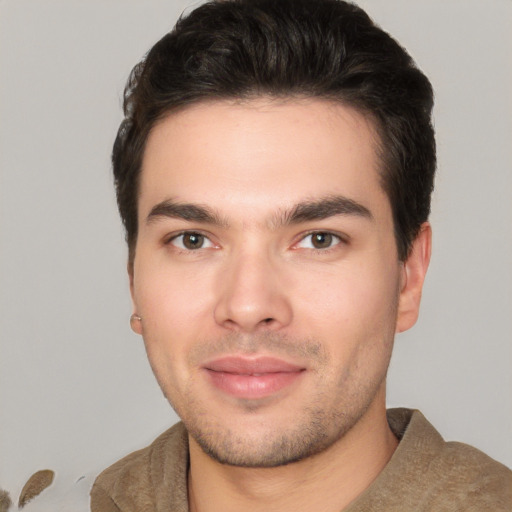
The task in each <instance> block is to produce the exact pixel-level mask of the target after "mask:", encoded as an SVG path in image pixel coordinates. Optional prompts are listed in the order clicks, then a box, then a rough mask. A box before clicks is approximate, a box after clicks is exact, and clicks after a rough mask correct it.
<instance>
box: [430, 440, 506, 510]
mask: <svg viewBox="0 0 512 512" xmlns="http://www.w3.org/2000/svg"><path fill="white" fill-rule="evenodd" d="M432 464H433V470H434V471H435V474H437V475H438V477H439V483H438V492H439V493H442V494H443V495H444V496H450V497H451V500H452V501H453V502H455V503H460V504H461V506H462V505H463V506H464V510H467V511H472V510H475V511H476V510H479V511H480V510H493V511H501V510H503V511H510V510H512V471H510V469H509V468H507V467H506V466H504V465H503V464H500V463H499V462H497V461H495V460H494V459H492V458H491V457H489V456H488V455H486V454H485V453H483V452H481V451H480V450H478V449H476V448H474V447H472V446H469V445H466V444H463V443H458V442H447V443H445V444H444V446H443V449H442V450H441V451H440V452H439V454H438V456H437V457H436V458H435V459H434V460H433V461H432Z"/></svg>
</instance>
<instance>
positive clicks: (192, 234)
mask: <svg viewBox="0 0 512 512" xmlns="http://www.w3.org/2000/svg"><path fill="white" fill-rule="evenodd" d="M168 243H169V244H171V245H174V246H175V247H177V248H178V249H181V250H184V251H194V250H197V249H208V248H212V247H214V244H213V243H212V241H211V240H210V239H209V238H208V237H207V236H206V235H202V234H201V233H197V232H196V231H185V232H184V233H180V234H179V235H176V236H175V237H173V238H172V239H171V240H169V242H168Z"/></svg>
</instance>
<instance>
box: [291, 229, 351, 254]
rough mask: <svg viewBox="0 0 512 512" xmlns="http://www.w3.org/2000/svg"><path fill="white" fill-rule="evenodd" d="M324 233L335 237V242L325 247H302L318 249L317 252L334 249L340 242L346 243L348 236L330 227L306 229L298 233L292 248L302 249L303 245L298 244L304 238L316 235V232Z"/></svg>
mask: <svg viewBox="0 0 512 512" xmlns="http://www.w3.org/2000/svg"><path fill="white" fill-rule="evenodd" d="M319 233H321V234H326V235H331V236H332V237H333V238H336V239H337V242H336V243H333V245H331V246H329V247H326V248H325V249H320V248H316V247H304V249H310V250H313V251H319V252H327V251H329V250H332V249H335V248H336V247H338V246H339V245H340V244H348V243H349V240H350V237H349V236H348V235H345V234H344V233H340V232H339V231H333V230H330V229H311V230H309V231H306V232H305V233H301V234H300V235H298V237H297V240H296V242H294V243H293V245H292V248H293V249H303V247H299V244H300V243H301V242H303V241H304V240H306V238H308V237H310V236H312V235H316V234H319Z"/></svg>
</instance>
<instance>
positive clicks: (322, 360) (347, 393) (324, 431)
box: [165, 335, 393, 468]
mask: <svg viewBox="0 0 512 512" xmlns="http://www.w3.org/2000/svg"><path fill="white" fill-rule="evenodd" d="M392 337H393V336H391V341H390V343H391V345H392ZM231 345H236V347H237V350H238V352H240V351H241V350H242V351H244V352H246V353H248V354H250V353H254V352H257V351H258V350H259V348H260V347H265V348H267V349H268V348H270V349H272V350H273V352H274V353H276V352H277V350H276V349H277V347H279V352H280V353H287V354H288V355H293V354H295V355H296V354H298V353H301V354H304V353H307V354H308V355H309V357H310V358H311V357H312V358H314V360H315V362H316V368H315V371H316V372H317V373H318V374H319V375H320V376H321V375H322V371H323V370H324V368H327V367H328V363H329V357H328V355H327V354H325V353H324V352H323V349H322V346H321V345H320V344H319V343H316V342H314V341H305V342H302V343H301V342H297V341H295V340H293V341H290V340H286V339H284V338H283V337H281V336H273V335H264V336H259V337H257V338H250V339H249V338H244V339H241V338H240V337H239V336H229V337H228V338H226V339H225V340H224V341H223V342H222V343H221V344H220V348H215V349H214V350H217V351H219V350H220V351H222V350H225V349H226V347H227V348H228V349H229V348H231ZM201 346H202V347H212V346H215V344H202V345H201ZM217 346H218V347H219V344H217ZM283 347H284V350H283ZM227 351H229V350H227ZM203 353H204V351H203V350H200V351H197V353H196V354H193V356H192V358H193V359H198V358H199V359H200V358H202V357H203ZM390 353H391V352H390V351H389V354H390ZM387 363H389V359H388V361H387ZM387 366H388V364H386V365H385V367H383V368H382V371H381V372H380V373H379V374H377V375H375V376H374V377H373V378H372V379H370V380H369V381H366V382H362V383H358V384H357V385H355V386H354V385H353V383H352V384H351V375H350V372H349V371H347V372H346V375H343V376H340V377H339V381H338V383H337V393H336V394H335V396H334V398H333V396H332V395H333V390H332V387H331V388H329V387H327V388H325V391H318V392H317V393H316V394H313V395H312V397H311V398H310V400H309V402H308V404H306V405H305V406H304V408H303V410H302V411H301V412H299V413H297V414H296V415H295V416H294V417H293V418H290V422H289V424H288V425H287V426H285V427H283V426H282V425H275V426H273V425H270V426H268V427H267V426H266V425H265V428H261V429H260V432H259V434H258V435H257V436H254V435H252V434H253V432H247V431H243V432H241V431H240V429H237V428H236V426H234V427H231V426H230V425H229V424H226V421H225V418H222V419H219V418H217V417H214V416H212V414H211V413H209V411H208V407H207V404H205V403H204V402H201V400H200V399H199V397H198V396H197V394H194V393H193V392H190V393H187V396H188V399H187V402H186V406H185V405H184V404H181V406H180V404H177V403H174V401H173V400H172V397H170V396H168V395H169V394H168V393H165V394H166V396H167V399H168V400H169V402H170V403H171V405H172V406H173V408H174V409H175V411H176V412H177V414H178V415H179V416H180V418H181V419H182V421H183V423H184V424H185V427H186V428H187V431H188V433H189V435H190V436H191V437H192V438H193V439H194V441H195V442H196V443H197V444H198V445H199V447H200V448H201V449H202V450H203V452H204V453H206V454H207V455H208V456H209V457H211V458H212V459H213V460H215V461H217V462H219V463H221V464H227V465H231V466H237V467H250V468H272V467H278V466H284V465H287V464H291V463H294V462H298V461H300V460H303V459H306V458H308V457H313V456H315V455H317V454H319V453H321V452H323V451H325V450H327V449H328V448H330V447H331V446H332V445H334V444H335V443H336V442H337V441H339V440H340V439H342V438H343V437H344V436H345V435H346V434H347V433H348V432H349V431H350V430H351V429H352V428H353V427H354V425H356V424H357V423H358V422H359V421H360V419H361V418H362V417H363V416H364V414H365V413H366V412H367V410H368V408H369V407H370V405H371V404H372V403H373V401H374V399H375V397H376V395H377V393H378V391H379V389H381V387H382V385H383V384H384V381H385V378H386V372H387ZM319 378H320V379H321V377H319ZM319 389H323V388H322V386H321V385H320V386H319ZM239 406H240V408H241V409H243V410H244V412H245V414H246V415H247V416H250V415H253V416H254V417H255V420H254V421H255V427H256V429H255V430H257V428H258V427H260V426H261V425H260V424H259V423H261V422H258V420H257V419H256V416H257V414H258V412H260V411H261V410H263V408H264V407H266V404H265V402H264V401H263V403H260V404H258V403H255V402H254V401H249V400H247V401H244V400H240V401H239ZM268 421H269V420H267V422H268Z"/></svg>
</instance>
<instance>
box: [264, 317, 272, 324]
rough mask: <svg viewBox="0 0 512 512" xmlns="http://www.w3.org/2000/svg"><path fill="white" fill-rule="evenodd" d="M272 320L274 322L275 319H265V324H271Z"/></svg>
mask: <svg viewBox="0 0 512 512" xmlns="http://www.w3.org/2000/svg"><path fill="white" fill-rule="evenodd" d="M272 320H274V319H273V318H265V319H264V320H263V322H264V323H266V324H269V323H270V322H272Z"/></svg>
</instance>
